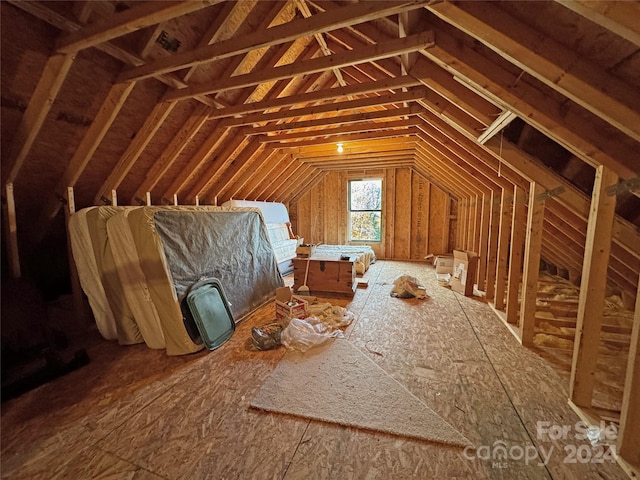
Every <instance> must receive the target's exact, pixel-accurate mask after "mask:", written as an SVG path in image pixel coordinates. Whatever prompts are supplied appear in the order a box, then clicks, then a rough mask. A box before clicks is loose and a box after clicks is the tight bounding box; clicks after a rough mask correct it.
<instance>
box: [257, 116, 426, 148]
mask: <svg viewBox="0 0 640 480" xmlns="http://www.w3.org/2000/svg"><path fill="white" fill-rule="evenodd" d="M419 122H420V120H419V119H418V120H416V119H414V118H411V117H410V118H408V119H406V120H405V119H403V120H395V121H386V122H366V123H364V122H357V123H351V124H345V125H342V126H340V127H333V128H324V129H320V130H306V131H304V132H294V133H281V134H278V135H264V136H262V138H261V139H260V142H262V143H274V142H278V143H280V144H281V145H282V144H283V143H284V142H289V141H291V140H298V139H305V138H307V139H313V138H318V137H328V136H335V135H345V134H347V133H362V132H371V131H374V130H392V129H396V128H401V129H402V128H407V127H410V126H415V125H416V124H418V123H419ZM324 140H330V139H328V138H325V139H324Z"/></svg>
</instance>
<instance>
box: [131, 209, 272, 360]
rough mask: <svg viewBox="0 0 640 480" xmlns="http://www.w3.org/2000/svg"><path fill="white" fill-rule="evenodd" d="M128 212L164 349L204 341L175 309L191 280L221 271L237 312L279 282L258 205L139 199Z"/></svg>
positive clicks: (180, 350) (267, 295) (188, 349)
mask: <svg viewBox="0 0 640 480" xmlns="http://www.w3.org/2000/svg"><path fill="white" fill-rule="evenodd" d="M127 219H128V223H129V228H130V232H131V235H132V237H131V238H132V239H133V242H134V243H135V246H136V250H137V253H138V258H139V265H140V267H141V270H142V272H143V274H144V277H145V280H146V285H147V288H148V293H149V295H150V297H151V301H152V302H153V304H154V306H155V308H156V311H157V314H158V319H159V323H160V326H161V329H162V333H163V335H164V340H165V346H166V349H167V354H169V355H181V354H187V353H192V352H195V351H198V350H200V349H202V348H203V345H202V344H201V343H195V342H194V339H192V338H191V336H190V335H189V332H188V330H187V327H186V326H185V324H184V321H183V315H182V311H181V302H182V300H183V299H184V297H185V296H186V294H187V292H188V289H189V287H190V286H191V285H193V284H194V283H196V282H197V281H199V280H201V279H203V278H210V277H215V278H217V279H219V280H220V284H221V285H222V286H223V287H224V290H225V293H226V297H227V300H228V301H229V304H230V309H231V311H232V313H233V316H234V318H235V319H236V320H237V319H240V318H241V317H243V316H245V315H246V314H248V313H250V312H251V311H253V310H254V309H256V308H257V307H258V306H260V305H262V304H264V303H265V302H267V301H270V300H271V299H272V298H273V295H274V292H275V289H276V288H277V287H280V286H282V285H283V281H282V277H281V276H280V272H279V270H278V265H277V262H276V258H275V255H274V252H273V248H272V247H271V243H270V241H269V236H268V232H267V228H266V225H265V223H264V221H263V219H262V215H261V213H260V210H258V209H255V208H225V207H204V208H202V207H201V208H197V207H183V208H181V207H175V208H158V207H139V208H135V209H133V210H131V211H130V212H129V214H128V215H127Z"/></svg>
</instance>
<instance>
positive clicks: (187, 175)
mask: <svg viewBox="0 0 640 480" xmlns="http://www.w3.org/2000/svg"><path fill="white" fill-rule="evenodd" d="M279 7H280V4H277V5H276V6H275V7H274V8H272V9H271V11H270V12H271V13H270V14H269V15H268V16H267V17H265V18H264V19H263V22H264V23H263V24H262V25H266V24H268V23H270V22H271V21H272V17H273V16H274V14H275V11H276V10H278V8H279ZM287 49H288V48H287V45H286V44H285V45H281V46H280V47H279V48H276V49H275V50H274V51H267V52H266V53H265V54H264V55H263V57H262V58H261V60H260V61H259V62H258V64H256V65H255V66H254V67H255V68H259V67H261V66H265V65H266V64H268V65H274V64H275V63H277V62H278V61H279V60H280V59H281V58H282V56H283V55H285V53H286V51H287ZM315 51H317V48H310V49H308V51H306V52H304V53H303V55H313V53H314V52H315ZM242 61H243V57H241V56H238V57H237V58H235V59H233V60H232V61H231V62H230V64H229V65H228V67H227V69H226V70H225V72H224V76H225V78H228V77H230V76H231V75H232V74H233V73H234V71H235V70H236V68H238V66H239V64H240V63H241V62H242ZM287 83H288V81H282V82H278V83H277V84H276V85H274V86H273V88H272V89H271V90H270V92H269V93H268V95H273V96H276V95H278V94H279V93H280V92H281V91H282V89H283V88H285V86H286V85H287ZM254 91H255V89H251V88H247V89H245V90H244V91H243V92H241V94H240V97H239V98H238V102H240V103H244V102H246V101H247V100H248V99H250V98H251V95H252V94H253V92H254ZM165 103H166V102H165ZM170 103H175V102H170ZM218 126H219V127H221V128H223V132H222V136H224V135H226V134H227V133H228V132H227V129H228V128H230V127H231V126H230V125H229V123H228V120H227V119H224V120H222V121H219V123H218ZM216 136H217V130H214V133H213V134H212V135H211V136H209V137H208V138H207V139H206V140H205V142H204V143H203V145H202V146H201V148H199V149H198V150H197V152H196V153H195V155H194V156H192V158H191V159H189V163H188V164H187V166H186V168H184V169H183V170H182V171H181V172H180V174H179V175H178V177H177V178H175V179H174V181H173V182H172V184H171V186H170V187H169V189H168V190H167V192H166V193H165V194H164V195H163V196H165V197H167V196H171V195H173V194H174V193H178V192H181V191H182V190H183V189H184V188H185V185H186V184H187V183H188V182H189V181H190V180H191V179H192V175H193V174H194V172H197V171H198V169H199V168H200V166H201V164H202V163H203V162H204V161H205V160H206V158H207V157H209V156H210V155H212V154H213V153H214V151H215V149H216V148H217V146H218V145H219V141H220V138H216ZM195 195H198V193H195V194H193V196H192V197H193V198H195Z"/></svg>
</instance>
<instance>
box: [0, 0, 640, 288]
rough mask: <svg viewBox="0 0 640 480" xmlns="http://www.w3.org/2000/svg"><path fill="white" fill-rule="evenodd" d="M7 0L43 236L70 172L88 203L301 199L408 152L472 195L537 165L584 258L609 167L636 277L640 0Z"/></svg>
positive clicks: (556, 254) (400, 162)
mask: <svg viewBox="0 0 640 480" xmlns="http://www.w3.org/2000/svg"><path fill="white" fill-rule="evenodd" d="M0 7H1V12H2V64H3V68H2V185H3V186H5V187H4V188H5V193H6V194H8V193H9V192H13V195H14V196H15V205H16V211H17V218H18V225H19V228H20V229H21V230H20V231H21V232H24V235H25V237H26V238H29V239H30V241H32V242H37V241H39V240H40V239H42V238H45V236H46V234H47V233H48V232H50V231H51V229H52V227H53V226H55V225H60V224H62V225H63V222H61V216H60V215H59V212H60V211H61V207H62V206H63V202H64V199H65V198H66V195H67V187H70V186H71V187H74V189H75V201H76V204H77V205H78V206H79V207H82V206H88V205H93V204H103V203H111V202H113V201H114V200H115V199H114V195H113V192H117V202H118V204H122V205H125V204H131V205H137V204H143V203H145V202H146V201H147V198H148V197H149V198H150V200H151V202H152V203H153V204H161V203H174V200H175V199H176V198H177V199H178V202H179V203H180V204H193V203H195V202H196V201H198V202H199V203H201V204H213V203H215V202H217V203H218V204H219V203H222V202H223V201H225V200H227V199H229V198H249V199H261V200H274V201H281V202H284V203H290V202H294V201H296V199H298V198H300V196H301V195H303V194H304V193H305V191H307V190H308V188H309V187H310V186H311V185H313V184H314V183H315V182H317V181H319V179H320V178H322V176H323V175H324V173H326V172H329V171H335V170H342V169H352V168H359V169H362V168H380V167H394V166H410V167H411V168H413V169H414V170H415V171H416V172H418V173H420V174H421V175H423V176H424V177H426V178H427V179H429V180H430V181H431V182H433V183H434V184H435V185H437V186H439V187H440V188H441V189H442V190H444V191H445V192H447V193H449V194H450V195H451V197H452V198H453V199H459V200H462V199H465V198H471V197H475V196H476V195H485V196H487V197H486V198H491V197H490V195H491V194H492V193H493V194H494V195H498V196H499V195H501V194H502V193H504V192H507V193H509V192H510V194H511V195H513V191H514V187H515V186H518V187H521V188H522V189H523V190H524V191H529V188H530V184H531V182H535V184H536V185H537V186H538V188H539V187H542V191H543V192H546V194H547V196H548V197H549V199H548V201H547V209H546V213H545V232H547V233H550V234H551V235H550V237H551V238H550V239H548V241H547V240H545V242H544V245H543V253H544V254H545V256H547V257H549V258H551V259H552V260H554V261H556V262H558V264H560V265H565V266H567V267H577V269H578V270H579V268H580V266H581V265H582V255H583V253H584V238H585V237H584V236H585V232H586V225H587V219H588V216H589V208H590V196H591V188H592V186H593V182H594V178H595V167H598V166H600V165H604V166H606V167H607V168H608V169H610V170H611V171H612V172H613V173H614V174H616V175H617V176H618V177H619V179H620V183H619V184H618V185H617V186H615V185H614V186H612V188H613V189H614V190H615V192H614V193H617V194H618V209H617V211H618V215H617V216H616V219H615V227H614V244H613V248H612V255H613V257H612V262H611V265H610V277H611V279H612V280H613V281H614V283H616V284H618V285H621V286H622V287H623V288H625V289H627V290H629V291H635V289H636V285H637V272H638V255H639V252H640V236H639V235H638V229H637V228H636V227H637V226H638V225H640V208H639V207H640V203H639V200H638V196H637V191H638V181H637V176H638V173H639V172H640V155H639V153H638V152H640V5H639V4H638V3H637V2H610V1H602V2H583V1H539V2H528V1H524V2H523V1H518V2H513V1H505V2H498V1H490V2H449V1H442V2H441V1H421V0H412V1H382V0H380V1H359V2H357V1H356V2H334V1H326V0H288V1H256V0H247V1H236V2H231V1H214V0H209V1H159V2H156V1H149V2H132V1H74V2H42V1H40V2H39V1H8V2H2V3H1V4H0ZM337 143H342V144H343V148H344V151H343V152H342V153H338V152H337V151H336V144H337ZM481 198H482V197H481ZM498 198H499V197H498ZM12 201H14V200H13V199H12ZM545 238H546V237H545ZM567 244H569V245H570V248H567Z"/></svg>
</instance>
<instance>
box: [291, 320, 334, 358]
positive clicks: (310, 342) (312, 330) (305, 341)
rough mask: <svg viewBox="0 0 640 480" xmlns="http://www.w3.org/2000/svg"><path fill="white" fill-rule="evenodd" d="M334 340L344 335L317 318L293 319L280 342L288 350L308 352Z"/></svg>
mask: <svg viewBox="0 0 640 480" xmlns="http://www.w3.org/2000/svg"><path fill="white" fill-rule="evenodd" d="M332 338H344V334H343V333H342V331H341V330H335V329H334V328H332V327H331V326H330V325H327V324H326V323H323V322H322V321H321V320H320V319H319V318H316V317H308V318H304V319H302V318H292V319H291V321H290V322H289V325H287V326H286V328H285V329H284V330H282V334H281V335H280V342H281V343H282V345H284V346H285V347H287V348H291V349H295V350H300V351H301V352H306V351H307V350H309V349H310V348H313V347H317V346H319V345H322V344H324V343H326V342H328V341H329V340H331V339H332Z"/></svg>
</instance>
